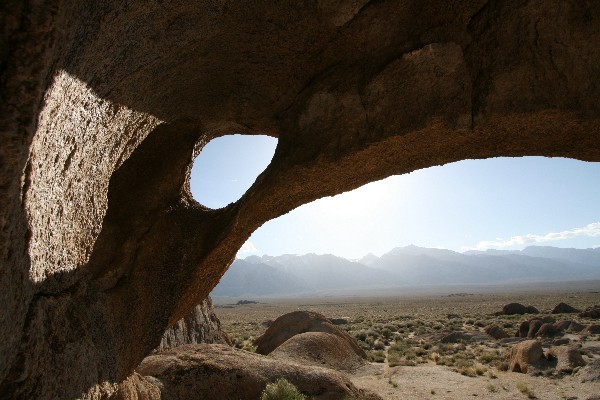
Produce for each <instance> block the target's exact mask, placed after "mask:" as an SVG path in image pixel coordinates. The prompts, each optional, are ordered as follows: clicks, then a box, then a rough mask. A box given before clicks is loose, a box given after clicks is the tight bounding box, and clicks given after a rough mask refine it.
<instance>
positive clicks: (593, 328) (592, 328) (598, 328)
mask: <svg viewBox="0 0 600 400" xmlns="http://www.w3.org/2000/svg"><path fill="white" fill-rule="evenodd" d="M582 332H583V333H590V334H592V335H598V334H600V325H598V324H592V325H588V326H587V327H586V328H585V329H584V330H583V331H582Z"/></svg>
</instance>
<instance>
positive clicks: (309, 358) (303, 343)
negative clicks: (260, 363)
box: [269, 332, 366, 371]
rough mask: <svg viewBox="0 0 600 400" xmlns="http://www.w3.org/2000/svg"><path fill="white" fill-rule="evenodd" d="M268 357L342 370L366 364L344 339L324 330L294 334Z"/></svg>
mask: <svg viewBox="0 0 600 400" xmlns="http://www.w3.org/2000/svg"><path fill="white" fill-rule="evenodd" d="M269 357H271V358H274V359H277V360H287V361H291V362H296V363H299V364H302V365H315V366H319V367H326V368H332V369H335V370H343V371H352V370H355V369H357V368H359V367H362V366H363V365H365V364H366V361H365V359H364V358H363V357H361V356H359V355H358V354H356V352H355V351H354V348H352V346H350V344H349V343H348V342H347V341H346V340H344V339H342V338H341V337H339V336H337V335H333V334H331V333H326V332H305V333H300V334H298V335H294V336H292V337H291V338H289V339H288V340H286V341H285V342H283V344H281V345H280V346H279V347H277V348H276V349H275V350H273V351H272V352H270V353H269Z"/></svg>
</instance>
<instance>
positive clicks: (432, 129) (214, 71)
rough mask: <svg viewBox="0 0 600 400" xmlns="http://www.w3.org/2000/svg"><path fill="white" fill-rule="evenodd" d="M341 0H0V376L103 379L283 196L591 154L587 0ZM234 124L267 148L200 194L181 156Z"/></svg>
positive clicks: (104, 384)
mask: <svg viewBox="0 0 600 400" xmlns="http://www.w3.org/2000/svg"><path fill="white" fill-rule="evenodd" d="M340 4H341V3H340V2H337V1H308V2H271V1H264V0H263V1H254V2H252V4H249V3H248V4H246V3H244V2H233V3H224V2H214V1H186V0H181V1H177V2H175V3H173V4H169V6H168V7H165V5H164V4H163V3H162V2H147V1H138V0H133V1H128V2H121V1H114V0H106V1H100V2H73V1H56V0H47V1H44V2H43V3H37V2H34V3H31V2H26V1H23V0H7V1H5V2H4V3H3V7H1V10H0V26H1V27H2V28H0V29H1V33H0V35H2V36H1V38H0V43H1V47H2V51H0V75H1V76H0V100H1V104H2V107H0V143H2V146H0V165H1V171H0V189H1V190H0V204H1V205H2V206H1V207H0V266H1V268H2V273H0V287H1V288H2V290H0V304H2V307H0V321H2V322H3V323H2V324H0V336H1V337H2V338H3V340H2V341H1V342H0V397H2V398H6V399H15V398H35V399H52V398H79V397H81V398H98V397H101V396H103V395H108V394H110V393H113V392H115V390H116V387H117V386H118V383H119V382H122V381H124V380H125V379H127V377H128V376H129V375H130V374H131V373H132V371H133V370H134V368H135V366H136V365H138V363H139V362H140V361H141V360H142V359H143V358H144V357H145V356H146V355H147V354H149V353H150V352H151V351H152V350H153V349H155V348H156V347H157V346H158V345H159V343H160V340H161V337H162V335H163V333H164V331H165V330H166V329H167V328H168V327H170V326H172V325H173V324H175V323H176V322H177V321H178V320H179V319H181V318H183V317H184V316H186V315H188V314H189V313H190V312H191V311H192V310H193V308H194V307H195V306H196V305H197V304H198V303H199V302H201V301H202V300H203V299H204V298H206V296H207V295H208V294H209V292H210V291H211V289H212V288H213V287H214V286H215V285H216V283H217V282H218V281H219V279H220V277H221V276H222V274H223V273H224V272H225V270H226V269H227V267H228V265H229V264H230V263H231V261H232V260H233V259H234V257H235V254H236V252H237V250H238V249H239V248H240V246H241V245H242V244H243V243H244V241H245V240H246V239H247V238H248V237H249V236H250V235H251V233H252V232H253V231H254V230H255V229H257V228H258V227H259V226H261V225H262V224H264V223H265V222H266V221H268V220H270V219H273V218H276V217H278V216H280V215H282V214H285V213H287V212H289V211H290V210H292V209H294V208H296V207H298V206H300V205H301V204H305V203H307V202H310V201H312V200H314V199H317V198H320V197H323V196H330V195H335V194H338V193H342V192H344V191H347V190H351V189H354V188H356V187H359V186H361V185H363V184H365V183H368V182H370V181H375V180H378V179H382V178H385V177H387V176H390V175H394V174H403V173H408V172H411V171H414V170H417V169H420V168H426V167H430V166H435V165H442V164H446V163H449V162H453V161H458V160H462V159H468V158H489V157H498V156H509V157H517V156H527V155H543V156H549V157H571V158H577V159H580V160H587V161H600V112H599V111H600V105H599V103H598V102H597V100H596V99H598V98H599V97H600V92H599V91H600V65H599V63H598V62H597V60H598V59H600V48H599V47H598V45H597V44H598V43H599V42H600V29H599V28H600V26H599V24H600V22H598V21H600V18H599V14H600V6H599V5H598V3H597V2H593V1H578V0H564V1H563V0H560V1H559V0H551V1H544V2H533V3H518V4H516V3H514V2H485V1H483V0H474V1H467V2H465V1H457V0H453V1H447V0H446V1H441V0H439V1H438V0H435V1H432V2H421V1H408V2H407V1H386V2H381V1H372V2H369V1H367V0H358V1H349V2H344V4H343V5H340ZM231 133H246V134H269V135H272V136H275V137H277V138H278V139H279V143H278V148H277V151H276V154H275V156H274V158H273V160H272V162H271V164H270V165H269V167H268V168H267V169H266V170H265V172H264V173H263V174H261V176H260V177H259V178H258V179H257V180H256V182H255V183H254V185H253V186H252V187H251V188H250V189H249V190H248V192H247V193H246V194H245V195H244V196H243V197H242V198H241V199H240V200H238V201H237V202H235V203H233V204H231V205H229V206H228V207H225V208H222V209H219V210H210V209H208V208H206V207H203V206H202V205H200V204H198V203H197V202H196V201H194V200H193V199H192V197H191V194H190V191H189V173H190V170H191V165H192V162H193V159H194V157H195V156H196V155H197V154H198V153H199V152H200V151H201V150H202V148H203V146H204V145H205V144H206V143H207V142H208V141H210V140H211V139H212V138H214V137H217V136H219V135H224V134H231ZM6 321H8V322H6ZM57 366H60V368H58V367H57Z"/></svg>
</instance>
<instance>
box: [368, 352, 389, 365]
mask: <svg viewBox="0 0 600 400" xmlns="http://www.w3.org/2000/svg"><path fill="white" fill-rule="evenodd" d="M367 358H368V360H369V361H371V362H376V363H382V362H385V353H384V352H383V351H381V350H374V351H369V352H368V353H367Z"/></svg>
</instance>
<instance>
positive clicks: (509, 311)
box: [502, 303, 539, 315]
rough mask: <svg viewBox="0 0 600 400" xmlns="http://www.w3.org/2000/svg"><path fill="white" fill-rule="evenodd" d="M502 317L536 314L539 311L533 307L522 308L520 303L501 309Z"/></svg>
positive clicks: (510, 304)
mask: <svg viewBox="0 0 600 400" xmlns="http://www.w3.org/2000/svg"><path fill="white" fill-rule="evenodd" d="M502 313H503V314H504V315H515V314H519V315H523V314H538V313H539V311H538V309H537V308H535V307H534V306H524V305H523V304H521V303H509V304H506V305H505V306H504V307H502Z"/></svg>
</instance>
